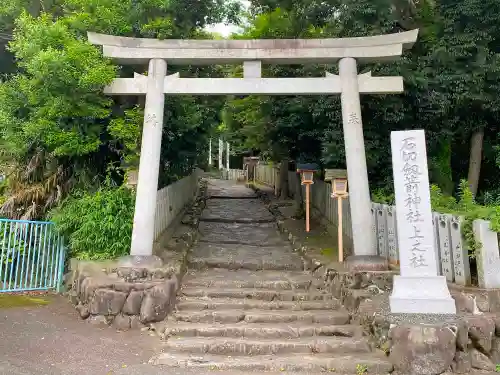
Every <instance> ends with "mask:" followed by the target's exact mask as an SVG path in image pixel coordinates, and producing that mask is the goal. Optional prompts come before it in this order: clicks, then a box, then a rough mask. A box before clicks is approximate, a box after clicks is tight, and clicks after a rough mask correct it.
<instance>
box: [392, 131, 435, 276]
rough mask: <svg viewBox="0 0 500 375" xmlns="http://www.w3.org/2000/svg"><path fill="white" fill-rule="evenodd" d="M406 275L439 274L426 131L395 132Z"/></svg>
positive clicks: (398, 213)
mask: <svg viewBox="0 0 500 375" xmlns="http://www.w3.org/2000/svg"><path fill="white" fill-rule="evenodd" d="M391 146H392V163H393V173H394V187H395V193H396V218H397V228H398V233H397V234H398V244H399V258H400V259H399V261H400V264H401V275H402V276H436V275H437V269H436V258H435V253H434V251H435V250H434V246H435V244H434V232H433V222H432V213H431V204H430V192H429V176H428V170H427V154H426V149H425V135H424V131H423V130H411V131H400V132H392V133H391Z"/></svg>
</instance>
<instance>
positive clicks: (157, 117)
mask: <svg viewBox="0 0 500 375" xmlns="http://www.w3.org/2000/svg"><path fill="white" fill-rule="evenodd" d="M417 35H418V30H412V31H408V32H402V33H396V34H388V35H379V36H371V37H360V38H341V39H278V40H157V39H142V38H127V37H117V36H112V35H104V34H96V33H88V39H89V41H90V42H91V43H92V44H94V45H100V46H102V47H103V54H104V56H106V57H109V58H111V59H113V60H114V61H116V62H117V63H119V64H135V65H137V64H144V65H145V64H149V69H148V75H147V76H144V75H140V74H135V75H134V78H117V79H115V80H114V81H113V83H112V84H111V85H109V86H108V87H106V88H105V93H107V94H109V95H146V105H145V111H144V127H143V133H142V146H141V156H140V164H139V176H138V185H137V197H136V205H135V213H134V226H133V233H132V246H131V255H133V256H151V255H152V249H153V241H154V220H155V208H156V192H157V187H158V173H159V164H160V149H161V138H162V127H163V113H164V98H165V94H167V95H258V94H261V95H299V94H300V95H332V94H340V96H341V101H342V119H343V130H344V139H345V150H346V161H347V171H348V175H349V186H350V192H349V195H350V209H351V218H352V230H353V234H354V238H353V241H354V254H355V256H356V257H358V256H359V257H360V259H361V260H365V259H367V258H369V259H371V260H370V261H373V260H374V259H375V257H376V247H375V238H374V234H373V235H372V233H373V232H372V216H371V212H370V210H371V201H370V190H369V186H368V174H367V166H366V157H365V146H364V139H363V126H362V122H361V105H360V96H359V95H360V94H390V93H401V92H403V79H402V77H373V76H372V75H371V73H370V72H369V73H364V74H359V75H358V68H357V63H358V62H361V63H371V62H390V61H393V60H395V59H397V58H399V57H400V56H401V54H402V52H403V49H405V48H411V46H412V45H413V43H414V42H415V41H416V39H417ZM336 62H338V64H339V75H334V74H330V73H328V72H325V77H317V78H263V77H262V75H261V69H262V68H261V66H262V63H266V64H308V63H315V64H318V63H319V64H332V63H336ZM170 63H171V64H173V65H210V64H243V78H182V77H180V76H179V73H175V74H172V75H168V76H167V64H170Z"/></svg>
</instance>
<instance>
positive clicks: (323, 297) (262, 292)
mask: <svg viewBox="0 0 500 375" xmlns="http://www.w3.org/2000/svg"><path fill="white" fill-rule="evenodd" d="M181 294H182V295H183V296H186V297H201V298H203V297H205V298H207V297H208V298H240V299H242V298H244V299H252V300H263V301H331V300H334V299H335V297H334V296H333V295H332V294H331V293H328V292H327V291H323V292H322V291H314V292H305V291H303V292H296V291H290V290H271V289H255V288H235V289H219V288H190V287H186V286H183V287H182V289H181Z"/></svg>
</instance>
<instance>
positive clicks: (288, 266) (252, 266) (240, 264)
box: [189, 243, 304, 271]
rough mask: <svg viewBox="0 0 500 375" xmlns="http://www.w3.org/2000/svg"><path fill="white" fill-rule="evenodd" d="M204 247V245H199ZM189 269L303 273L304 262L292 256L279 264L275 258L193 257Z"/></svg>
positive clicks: (284, 257)
mask: <svg viewBox="0 0 500 375" xmlns="http://www.w3.org/2000/svg"><path fill="white" fill-rule="evenodd" d="M198 245H203V243H198ZM189 267H190V268H194V269H205V268H226V269H229V270H240V269H243V270H253V271H258V270H277V271H279V270H294V271H303V270H304V265H303V263H302V261H298V260H296V259H294V257H291V256H283V258H282V261H281V262H278V261H277V260H276V259H274V258H273V257H256V258H245V259H244V258H230V257H215V256H214V257H211V258H205V257H192V258H191V259H190V260H189Z"/></svg>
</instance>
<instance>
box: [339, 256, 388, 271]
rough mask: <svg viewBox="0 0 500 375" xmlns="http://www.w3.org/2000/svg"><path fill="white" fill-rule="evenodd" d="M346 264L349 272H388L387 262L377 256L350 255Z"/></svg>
mask: <svg viewBox="0 0 500 375" xmlns="http://www.w3.org/2000/svg"><path fill="white" fill-rule="evenodd" d="M346 264H347V267H348V269H349V271H351V272H357V271H387V270H389V261H388V260H387V259H386V258H383V257H381V256H378V255H351V256H350V257H348V258H347V259H346Z"/></svg>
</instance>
